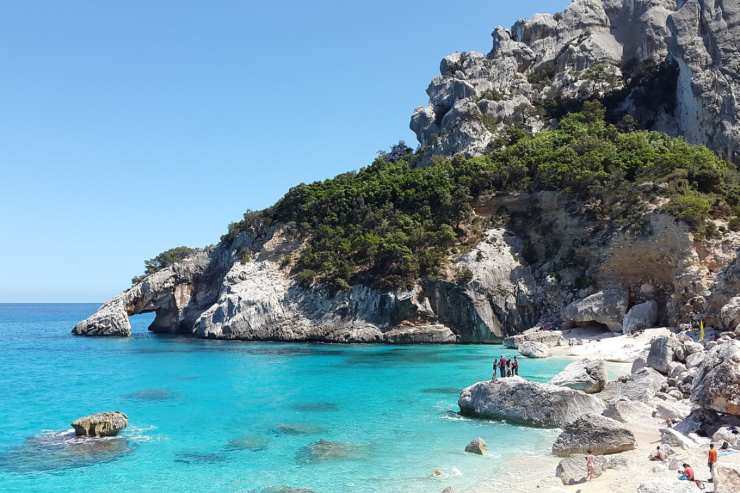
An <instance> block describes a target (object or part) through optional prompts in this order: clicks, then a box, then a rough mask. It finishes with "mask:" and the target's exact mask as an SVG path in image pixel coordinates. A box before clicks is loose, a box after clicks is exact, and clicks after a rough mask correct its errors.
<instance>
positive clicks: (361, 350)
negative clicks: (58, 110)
mask: <svg viewBox="0 0 740 493" xmlns="http://www.w3.org/2000/svg"><path fill="white" fill-rule="evenodd" d="M95 308H96V306H95V305H0V334H2V338H0V372H2V374H3V375H4V377H5V380H6V384H7V385H6V393H5V395H4V397H3V399H0V416H2V417H3V419H2V420H0V490H1V491H3V492H8V491H10V492H15V491H60V492H61V491H86V492H107V491H115V490H118V491H127V492H132V491H161V490H165V489H167V490H172V491H219V492H222V491H226V492H231V491H234V492H236V491H262V490H266V491H270V490H269V489H268V488H276V489H275V490H274V491H279V489H278V488H283V487H292V488H304V489H307V490H311V491H314V492H316V493H320V492H324V493H339V492H347V491H352V492H359V493H366V492H367V493H369V492H391V493H393V492H404V493H414V492H419V493H421V492H429V491H441V490H442V489H443V488H445V487H446V486H453V487H455V488H457V489H459V490H463V491H464V490H465V489H466V488H470V487H472V486H473V485H476V484H477V483H478V482H480V481H482V480H487V479H489V478H493V477H496V476H497V475H498V474H499V473H500V472H502V470H503V468H504V467H505V465H506V464H505V460H502V459H505V458H506V457H507V456H513V455H516V456H518V457H522V456H527V455H534V454H539V453H547V451H548V450H549V448H550V446H551V444H552V440H553V438H554V436H555V435H556V432H555V431H553V430H539V429H528V428H522V427H517V426H513V425H509V424H506V423H501V422H491V421H476V420H470V419H466V418H463V417H460V416H459V415H457V410H458V408H457V397H458V392H457V391H458V390H459V389H462V388H463V387H465V386H467V385H470V384H471V383H474V382H476V381H479V380H484V379H486V378H490V369H491V360H492V358H493V357H494V356H498V355H501V354H507V355H511V354H515V353H514V351H512V350H508V349H505V348H503V347H502V346H484V345H469V346H468V345H466V346H382V345H347V346H340V345H323V344H314V345H311V344H279V343H249V342H233V341H232V342H226V341H205V340H199V339H191V338H179V337H162V336H156V335H153V334H150V333H148V332H147V331H146V327H147V326H148V324H149V322H150V321H151V317H150V316H141V317H135V318H134V319H133V320H132V322H133V325H134V336H133V337H131V338H127V339H106V338H79V337H73V336H71V335H70V333H69V331H70V330H71V327H72V325H73V324H74V323H75V322H77V321H78V320H80V319H83V318H85V317H86V316H87V315H88V314H90V313H92V312H93V311H94V309H95ZM520 361H521V374H522V376H525V377H527V378H531V379H533V380H537V381H546V380H547V379H549V378H550V377H551V376H552V375H553V374H555V373H556V372H557V371H559V370H560V369H562V368H563V367H564V366H565V365H566V364H567V363H568V361H567V360H566V359H547V360H528V359H521V360H520ZM107 410H121V411H124V412H125V413H127V414H128V416H129V427H128V428H127V429H126V430H125V431H124V432H123V433H122V435H121V436H120V438H117V439H115V440H114V441H111V443H114V444H116V445H115V446H114V445H107V446H105V447H101V448H100V449H92V450H93V451H92V452H91V451H90V450H91V449H87V450H84V449H80V448H77V449H75V448H74V447H71V446H70V444H68V443H65V442H64V440H61V441H58V442H59V443H56V442H53V443H55V445H53V446H49V447H47V446H46V445H47V444H46V442H44V441H43V440H42V439H43V438H46V439H47V441H48V437H49V436H52V437H54V436H57V435H55V434H59V433H63V432H65V431H66V430H68V429H69V423H70V422H71V421H72V420H73V419H75V418H77V417H79V416H82V415H85V414H89V413H92V412H96V411H107ZM50 430H51V431H50ZM477 436H481V437H483V438H484V439H485V440H486V441H487V442H488V445H489V449H490V450H491V454H490V455H489V456H485V457H480V456H474V455H471V454H466V453H465V452H464V451H463V450H464V448H465V445H466V444H467V443H468V442H469V441H470V440H471V439H473V438H475V437H477ZM67 438H69V437H67ZM40 440H41V445H39V441H40ZM100 443H102V442H100ZM97 446H98V445H95V447H97ZM39 447H40V449H41V450H52V452H45V453H39V452H38V450H39ZM45 447H46V448H45ZM34 451H36V452H35V453H34ZM435 470H437V471H438V475H439V477H433V472H434V471H435ZM286 491H289V490H286Z"/></svg>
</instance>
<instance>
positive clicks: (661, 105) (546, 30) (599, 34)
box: [411, 0, 740, 160]
mask: <svg viewBox="0 0 740 493" xmlns="http://www.w3.org/2000/svg"><path fill="white" fill-rule="evenodd" d="M738 10H739V8H738V5H737V4H736V3H734V2H725V1H721V0H711V1H705V0H686V1H682V2H676V1H672V0H629V1H626V0H574V1H573V2H572V3H571V5H570V6H569V7H568V8H567V9H566V10H565V11H564V12H562V13H559V14H555V15H550V14H537V15H535V16H534V17H532V18H531V19H529V20H520V21H518V22H517V23H515V24H514V25H513V26H512V27H511V29H508V30H507V29H504V28H503V27H497V28H496V29H495V30H494V31H493V46H492V49H491V51H490V52H489V53H488V54H487V55H483V54H482V53H477V52H472V51H471V52H462V53H453V54H451V55H448V56H447V57H445V58H444V59H443V60H442V62H441V64H440V75H439V76H437V77H435V78H434V79H433V80H432V81H431V83H430V84H429V87H428V88H427V94H428V95H429V104H428V105H427V106H425V107H421V108H418V109H417V110H416V111H415V113H414V115H413V116H412V117H411V129H412V130H413V131H414V132H415V133H416V135H417V138H418V140H419V143H420V145H421V148H422V149H423V150H424V152H426V153H427V154H428V155H429V156H432V155H448V156H449V155H454V154H467V155H475V154H479V153H481V152H483V151H484V150H485V148H486V147H487V146H488V144H489V143H491V142H492V141H494V140H495V138H496V137H497V136H498V135H500V134H501V132H502V131H503V130H504V129H506V128H507V127H510V126H512V125H517V126H521V127H523V128H526V129H527V130H529V131H538V130H540V129H542V128H545V127H547V126H549V125H550V124H551V122H550V119H551V118H552V117H553V116H557V115H558V113H559V112H560V111H562V108H563V107H564V108H567V107H569V106H574V105H577V103H578V102H579V101H583V100H586V99H592V98H597V99H602V100H605V101H607V102H608V103H609V105H610V107H611V109H612V110H613V113H614V115H615V117H617V116H619V115H624V114H630V115H632V116H633V117H635V118H636V120H637V121H639V122H640V123H641V124H642V125H643V126H645V127H647V128H652V129H656V130H660V131H664V132H667V133H671V134H679V135H683V136H685V137H686V139H687V140H688V141H690V142H693V143H700V144H705V145H707V146H708V147H710V148H711V149H713V150H715V151H716V152H717V153H719V154H720V155H722V156H724V157H726V158H728V159H731V160H734V159H736V158H737V149H738V144H739V143H740V104H739V103H738V101H737V99H736V96H735V95H736V94H737V93H738V89H740V87H739V86H738V85H739V84H740V74H739V73H738V70H740V69H739V68H738V67H739V65H738V60H740V53H738V48H737V42H736V39H737V36H738V32H739V30H740V27H738V25H739V23H738Z"/></svg>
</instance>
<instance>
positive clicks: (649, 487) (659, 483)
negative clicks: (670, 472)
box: [637, 477, 699, 493]
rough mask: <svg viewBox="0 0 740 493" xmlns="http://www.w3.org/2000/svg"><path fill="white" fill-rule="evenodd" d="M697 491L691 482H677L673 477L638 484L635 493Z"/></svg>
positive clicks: (685, 492)
mask: <svg viewBox="0 0 740 493" xmlns="http://www.w3.org/2000/svg"><path fill="white" fill-rule="evenodd" d="M697 491H699V490H698V489H697V487H696V485H695V484H694V483H692V482H691V481H678V480H676V479H675V478H674V477H670V478H660V479H651V480H649V481H645V482H644V483H640V486H638V487H637V493H696V492H697Z"/></svg>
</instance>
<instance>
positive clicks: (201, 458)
mask: <svg viewBox="0 0 740 493" xmlns="http://www.w3.org/2000/svg"><path fill="white" fill-rule="evenodd" d="M227 460H228V458H227V457H226V455H224V454H222V453H219V452H178V453H176V454H175V462H178V463H180V464H188V465H197V464H219V463H221V462H226V461H227Z"/></svg>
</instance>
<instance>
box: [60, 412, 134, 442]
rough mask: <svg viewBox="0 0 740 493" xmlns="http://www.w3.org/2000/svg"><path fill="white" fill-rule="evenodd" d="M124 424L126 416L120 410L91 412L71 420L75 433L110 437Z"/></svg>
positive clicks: (126, 420)
mask: <svg viewBox="0 0 740 493" xmlns="http://www.w3.org/2000/svg"><path fill="white" fill-rule="evenodd" d="M126 426H128V416H126V415H125V414H124V413H122V412H121V411H112V412H103V413H96V414H91V415H89V416H83V417H81V418H77V419H76V420H74V421H73V422H72V428H74V430H75V434H76V435H77V436H86V437H112V436H115V435H117V434H118V432H119V431H121V430H123V429H124V428H126Z"/></svg>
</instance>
